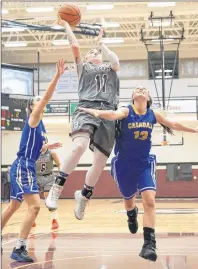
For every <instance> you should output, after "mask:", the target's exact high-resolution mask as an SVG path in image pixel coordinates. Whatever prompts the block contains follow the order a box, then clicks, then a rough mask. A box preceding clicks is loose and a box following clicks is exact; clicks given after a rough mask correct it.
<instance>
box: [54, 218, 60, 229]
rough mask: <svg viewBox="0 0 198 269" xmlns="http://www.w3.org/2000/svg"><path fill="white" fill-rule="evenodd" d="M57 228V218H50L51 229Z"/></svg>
mask: <svg viewBox="0 0 198 269" xmlns="http://www.w3.org/2000/svg"><path fill="white" fill-rule="evenodd" d="M58 228H59V224H58V221H57V219H53V220H52V230H56V229H58Z"/></svg>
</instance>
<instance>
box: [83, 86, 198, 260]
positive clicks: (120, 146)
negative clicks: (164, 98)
mask: <svg viewBox="0 0 198 269" xmlns="http://www.w3.org/2000/svg"><path fill="white" fill-rule="evenodd" d="M151 103H152V101H151V97H150V96H149V92H148V90H146V89H145V88H142V87H139V88H137V89H135V91H134V92H133V95H132V104H131V105H129V106H128V107H122V108H120V109H118V110H117V111H101V110H94V109H87V108H81V110H83V111H84V112H88V113H90V114H92V115H94V116H95V117H99V118H104V119H107V120H120V130H119V131H120V134H119V136H118V137H117V138H116V145H115V155H116V156H115V157H114V158H113V159H112V166H111V173H112V176H113V178H114V179H115V181H116V183H117V185H118V187H119V189H120V192H121V194H122V196H123V198H124V204H125V208H126V211H127V216H128V227H129V230H130V232H131V233H136V232H137V230H138V222H137V214H138V208H137V207H136V206H135V195H136V193H137V191H138V190H139V191H140V193H141V195H142V199H143V208H144V217H143V227H144V245H143V247H142V250H141V252H140V256H141V257H143V258H145V259H148V260H151V261H156V259H157V254H156V241H155V191H156V178H155V166H156V158H155V156H154V155H150V149H151V135H152V130H153V126H154V124H155V123H157V122H158V123H160V124H161V125H162V126H163V127H164V128H165V129H166V130H167V131H168V132H172V131H171V129H173V130H178V131H186V132H192V133H198V130H197V129H192V128H189V127H187V126H184V125H182V124H180V123H178V122H173V121H170V120H168V119H167V118H165V117H164V116H163V115H162V114H161V113H159V112H156V111H153V110H152V109H150V106H151Z"/></svg>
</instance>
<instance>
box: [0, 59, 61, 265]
mask: <svg viewBox="0 0 198 269" xmlns="http://www.w3.org/2000/svg"><path fill="white" fill-rule="evenodd" d="M64 70H65V67H64V61H63V60H61V61H59V62H58V64H57V67H56V74H55V77H54V78H53V80H52V81H51V83H50V84H49V86H48V88H47V90H46V92H45V93H44V96H43V98H41V97H38V98H37V97H34V98H31V99H30V100H29V101H28V103H27V115H28V117H27V120H26V122H25V126H24V128H23V131H22V136H21V141H20V146H19V151H18V153H17V159H16V160H15V161H14V163H13V164H12V166H11V169H10V182H11V193H10V199H11V201H10V203H9V205H8V207H7V209H6V210H5V211H4V212H3V214H2V229H3V228H4V227H5V225H6V223H7V222H8V221H9V219H10V218H11V217H12V215H13V214H14V213H15V212H16V211H17V210H18V209H19V207H20V206H21V204H22V202H23V200H25V202H26V203H27V205H28V212H27V214H26V215H25V218H24V220H23V221H22V223H21V229H20V233H19V238H18V240H17V243H16V247H15V248H14V249H13V252H12V254H11V256H10V257H11V259H13V260H16V261H19V262H33V261H34V260H33V259H32V258H31V257H30V256H28V252H27V250H26V241H27V238H28V235H29V233H30V230H31V227H32V224H33V223H34V221H35V219H36V217H37V215H38V212H39V210H40V197H39V190H38V185H37V181H36V161H37V159H38V158H39V156H40V153H41V150H43V149H44V148H48V149H54V148H58V147H59V146H60V143H54V144H51V145H49V144H44V142H45V139H46V131H45V127H44V124H43V122H42V116H43V112H44V110H45V106H46V105H47V104H48V102H49V101H50V99H51V97H52V95H53V93H54V90H55V87H56V84H57V82H58V80H59V78H60V76H61V75H62V74H63V73H64Z"/></svg>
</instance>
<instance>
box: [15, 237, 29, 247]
mask: <svg viewBox="0 0 198 269" xmlns="http://www.w3.org/2000/svg"><path fill="white" fill-rule="evenodd" d="M26 244H27V239H24V238H18V239H17V242H16V249H20V248H21V247H22V246H26Z"/></svg>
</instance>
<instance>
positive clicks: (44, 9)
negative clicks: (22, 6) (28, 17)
mask: <svg viewBox="0 0 198 269" xmlns="http://www.w3.org/2000/svg"><path fill="white" fill-rule="evenodd" d="M26 11H27V12H52V11H54V9H53V7H28V8H26Z"/></svg>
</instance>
